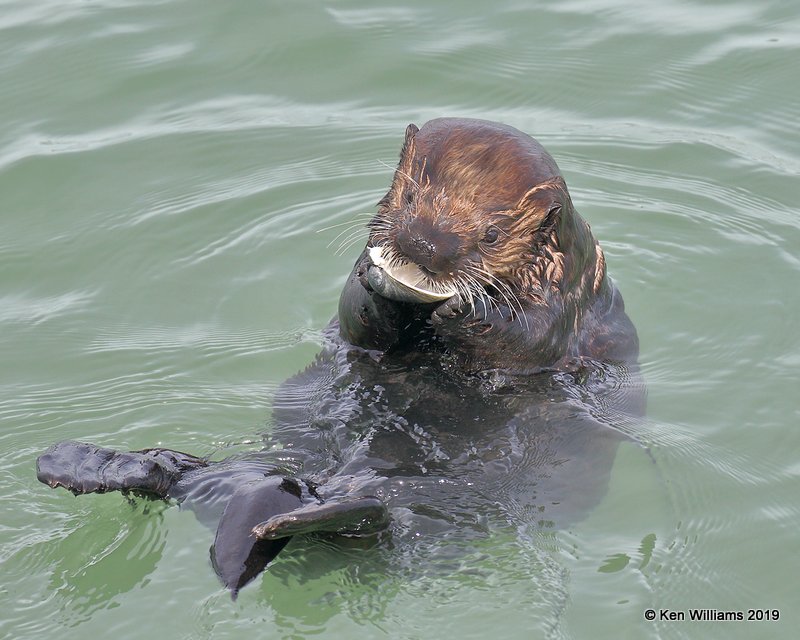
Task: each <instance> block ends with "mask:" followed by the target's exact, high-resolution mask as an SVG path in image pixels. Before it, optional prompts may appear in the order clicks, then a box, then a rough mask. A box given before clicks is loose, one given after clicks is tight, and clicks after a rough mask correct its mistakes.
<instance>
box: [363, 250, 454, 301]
mask: <svg viewBox="0 0 800 640" xmlns="http://www.w3.org/2000/svg"><path fill="white" fill-rule="evenodd" d="M369 257H370V260H372V264H373V265H375V266H376V267H378V268H379V269H381V270H382V271H383V275H384V276H385V278H384V279H383V280H380V279H373V278H371V279H370V283H371V284H373V283H378V282H379V283H380V286H379V288H377V289H376V291H378V293H379V294H381V295H382V296H384V297H386V298H390V299H392V300H398V301H401V302H441V301H443V300H447V299H448V298H451V297H453V296H454V295H455V294H456V293H457V292H456V289H455V288H454V287H442V288H440V289H431V288H430V281H429V280H428V278H427V277H426V276H425V274H424V273H423V272H422V270H421V269H420V268H419V267H418V266H417V265H415V264H414V263H413V262H404V263H402V264H396V263H394V264H393V263H392V261H390V260H389V259H387V257H386V249H385V248H384V247H372V248H371V249H370V250H369ZM373 286H374V284H373Z"/></svg>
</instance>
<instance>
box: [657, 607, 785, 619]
mask: <svg viewBox="0 0 800 640" xmlns="http://www.w3.org/2000/svg"><path fill="white" fill-rule="evenodd" d="M780 617H781V612H780V610H778V609H745V610H738V609H735V610H723V609H647V610H646V611H645V612H644V619H645V620H667V621H679V622H683V621H687V620H690V621H695V622H727V621H731V620H733V621H759V622H762V621H773V620H779V619H780Z"/></svg>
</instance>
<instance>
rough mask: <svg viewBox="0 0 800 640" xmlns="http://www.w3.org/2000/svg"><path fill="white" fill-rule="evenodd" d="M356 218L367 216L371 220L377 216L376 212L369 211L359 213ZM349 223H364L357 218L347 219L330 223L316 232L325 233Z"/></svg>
mask: <svg viewBox="0 0 800 640" xmlns="http://www.w3.org/2000/svg"><path fill="white" fill-rule="evenodd" d="M354 217H355V218H366V219H367V220H370V219H372V218H374V217H375V214H374V213H369V212H367V211H365V212H363V213H357V214H355V216H354ZM347 224H362V223H361V222H357V221H356V220H355V219H352V220H345V221H344V222H337V223H336V224H331V225H328V226H327V227H322V229H317V230H316V232H315V233H325V232H326V231H330V230H331V229H336V228H337V227H343V226H344V225H347Z"/></svg>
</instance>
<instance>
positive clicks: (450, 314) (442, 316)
mask: <svg viewBox="0 0 800 640" xmlns="http://www.w3.org/2000/svg"><path fill="white" fill-rule="evenodd" d="M465 306H466V305H465V304H464V301H463V300H462V299H461V297H460V296H457V295H455V296H453V297H451V298H448V299H447V300H445V301H444V302H443V303H442V304H440V305H439V306H438V307H436V309H434V310H433V313H431V324H432V325H433V326H435V327H436V326H441V325H443V324H445V323H446V322H448V321H450V320H454V319H455V318H457V317H460V316H461V315H463V313H464V309H465Z"/></svg>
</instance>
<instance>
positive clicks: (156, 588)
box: [0, 0, 800, 639]
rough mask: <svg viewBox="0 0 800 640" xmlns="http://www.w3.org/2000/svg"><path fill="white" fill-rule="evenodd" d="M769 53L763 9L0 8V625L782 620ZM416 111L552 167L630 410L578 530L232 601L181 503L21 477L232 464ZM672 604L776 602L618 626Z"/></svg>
mask: <svg viewBox="0 0 800 640" xmlns="http://www.w3.org/2000/svg"><path fill="white" fill-rule="evenodd" d="M798 34H800V10H798V6H797V4H796V3H794V2H789V1H780V0H766V1H764V0H740V1H739V2H713V1H708V2H701V1H700V0H683V1H680V0H660V1H659V2H638V3H634V2H627V3H626V2H622V1H620V0H616V1H615V0H571V1H568V2H557V3H556V2H553V3H545V2H530V3H526V2H522V1H516V2H515V1H513V0H500V1H499V2H496V3H492V4H491V5H489V4H487V3H478V2H472V3H468V2H461V3H440V4H431V3H429V2H419V1H415V2H413V3H404V4H388V5H387V4H383V3H374V2H359V1H358V0H351V1H344V2H331V3H319V2H309V1H306V0H300V1H295V2H283V3H271V2H255V1H253V0H250V1H241V2H235V3H227V2H199V1H195V2H188V1H179V0H161V1H158V0H152V1H148V0H95V1H92V2H87V1H79V0H37V1H36V2H32V1H31V0H5V1H4V2H1V3H0V54H1V55H0V87H1V89H0V123H1V124H0V477H1V478H2V487H3V491H2V498H0V566H1V568H0V572H1V573H2V576H3V579H2V581H0V610H1V611H2V614H1V615H0V636H2V637H8V638H45V637H58V638H63V639H71V638H87V637H89V638H91V637H103V638H109V637H110V638H115V639H127V638H150V637H164V638H212V637H213V638H245V637H247V638H253V637H256V638H261V637H264V638H268V637H306V636H315V635H316V636H319V635H321V636H322V637H325V638H342V639H344V638H362V637H363V638H373V637H391V638H444V637H459V638H486V637H496V638H537V637H563V638H590V637H591V638H620V637H626V638H643V637H644V638H656V637H664V638H697V637H703V638H755V637H774V638H793V637H795V633H796V629H797V627H798V623H800V619H799V618H798V615H799V614H798V604H799V603H800V602H799V600H800V599H799V598H798V580H797V574H798V569H800V566H798V556H800V543H798V534H797V531H798V529H800V499H799V496H800V483H799V482H798V476H800V463H798V458H797V452H798V450H800V437H798V435H797V433H798V431H797V426H798V425H797V423H798V418H800V402H799V401H798V389H800V331H798V322H797V318H798V317H800V287H798V282H800V215H798V211H797V208H796V201H797V195H798V192H799V189H798V187H799V186H800V184H799V183H800V181H799V180H798V174H800V133H799V132H798V122H800V65H799V64H798V63H799V62H800V35H798ZM442 115H461V116H474V117H481V118H487V119H491V120H498V121H502V122H506V123H508V124H511V125H513V126H516V127H518V128H520V129H522V130H524V131H527V132H529V133H531V134H532V135H534V136H536V137H537V138H538V139H539V140H540V141H541V142H542V143H543V144H544V145H545V146H546V147H547V148H548V149H549V150H550V151H551V153H552V154H553V155H554V156H555V158H556V159H557V161H558V162H559V164H560V166H561V168H562V170H563V172H564V174H565V176H566V178H567V181H568V183H569V185H570V189H571V192H572V197H573V200H574V202H575V204H576V206H577V208H578V210H579V211H580V212H581V213H582V215H583V216H584V217H585V218H587V220H588V221H589V222H590V223H591V225H592V228H593V230H594V232H595V234H596V235H597V236H598V237H599V239H600V240H601V242H602V243H603V245H604V247H605V249H606V256H607V259H608V263H609V269H610V272H611V274H612V276H613V278H614V279H615V281H616V282H617V284H618V285H619V287H620V289H621V291H622V292H623V294H624V296H625V300H626V303H627V308H628V310H629V313H630V315H631V317H632V318H633V320H634V322H635V323H636V325H637V327H638V330H639V335H640V338H641V343H642V352H641V360H642V364H643V368H644V372H645V375H646V377H647V382H648V386H649V407H648V418H647V420H646V421H644V422H643V423H642V424H640V425H637V426H636V432H637V437H638V439H639V440H640V444H638V445H637V444H625V445H623V446H622V447H621V449H620V451H619V454H618V456H617V459H616V463H615V466H614V468H613V471H612V477H611V484H610V487H609V491H608V493H607V495H606V497H605V499H604V500H603V502H602V503H601V504H599V505H598V506H597V507H596V508H595V509H594V511H592V512H591V513H590V514H589V515H588V517H587V518H586V519H585V520H583V521H582V522H580V523H578V524H577V525H575V526H574V527H572V528H571V529H569V530H566V531H559V532H557V533H550V534H542V536H541V537H539V538H535V539H533V540H531V539H522V538H520V539H508V537H507V534H502V535H500V534H498V535H497V536H495V537H494V538H490V539H489V540H487V541H486V543H485V548H483V549H480V550H478V551H475V553H473V554H471V555H467V556H464V557H459V556H458V555H455V556H454V558H453V562H452V567H453V569H452V572H450V573H447V574H442V573H441V572H440V573H436V572H432V573H426V572H424V571H422V572H419V573H418V574H414V575H409V576H404V575H398V574H396V573H389V574H384V573H382V572H381V554H382V553H387V554H390V553H391V549H386V550H382V551H380V550H379V551H374V550H373V551H371V552H362V551H359V550H357V549H342V548H338V547H335V546H331V545H326V544H319V545H312V544H302V543H300V544H298V545H297V546H296V547H295V549H294V550H293V552H292V553H288V552H287V553H285V554H282V555H281V556H280V558H279V560H278V561H277V562H276V563H275V565H274V567H273V568H272V569H271V570H270V571H269V572H268V573H267V574H265V575H264V576H263V577H262V578H259V579H258V580H256V581H255V582H254V583H253V584H252V585H250V586H249V587H247V588H246V589H245V590H244V591H243V592H242V594H241V595H240V597H239V600H238V601H236V602H232V601H231V599H230V598H229V597H228V595H227V594H226V593H225V591H224V589H223V588H222V587H221V585H220V584H219V582H218V580H217V578H216V576H215V575H214V572H213V570H212V569H211V566H210V563H209V561H208V547H209V545H210V543H211V541H212V539H213V532H211V531H209V530H208V529H207V528H205V527H204V526H203V525H202V524H200V523H199V522H198V521H197V520H196V519H195V518H194V516H193V515H192V514H191V513H188V512H185V511H181V510H179V509H177V508H175V507H174V506H173V507H168V506H166V505H161V504H156V503H151V504H148V503H143V502H141V501H139V502H135V503H133V504H131V503H128V502H126V501H125V499H124V498H122V497H121V496H120V495H119V494H112V495H104V496H91V497H84V498H78V499H76V498H73V497H72V496H71V495H70V494H68V493H67V492H65V491H51V490H49V489H48V488H47V487H45V486H44V485H41V484H39V483H38V482H37V480H36V478H35V473H34V460H35V458H36V456H37V455H38V454H39V453H41V452H42V451H43V450H44V449H46V448H47V447H48V446H49V445H50V444H51V443H53V442H55V441H57V440H62V439H67V438H74V439H81V440H87V441H91V442H96V443H98V444H103V445H106V446H115V447H120V448H133V449H135V448H142V447H147V446H154V445H157V444H163V445H168V446H170V447H173V448H176V449H183V450H188V451H192V452H194V453H198V454H203V455H205V454H212V453H218V454H219V453H220V452H222V451H223V450H224V451H230V450H235V451H241V450H248V449H253V450H256V449H257V448H258V444H259V433H260V432H261V431H262V430H263V429H264V428H266V427H268V425H269V420H270V406H271V400H272V397H273V395H274V392H275V390H276V388H277V387H278V385H279V384H280V383H281V382H282V381H283V380H284V379H286V378H287V377H288V376H290V375H292V374H293V373H295V372H296V371H298V370H300V369H302V368H303V367H304V366H306V364H308V363H309V362H310V361H311V359H312V357H313V356H314V354H315V353H316V351H317V350H318V347H319V344H320V338H319V330H320V329H321V328H322V327H324V326H325V324H326V323H327V322H328V320H329V319H330V317H331V316H332V315H333V314H334V312H335V308H336V301H337V299H338V293H339V290H340V288H341V286H342V284H343V282H344V278H345V276H346V275H347V273H348V272H349V269H350V267H351V266H352V263H353V260H354V258H355V256H356V255H357V254H358V250H359V249H358V246H350V247H349V248H348V247H345V250H344V252H343V253H340V254H337V248H338V247H339V246H340V243H341V238H340V239H338V240H337V239H336V235H337V233H338V230H339V228H338V227H333V225H336V224H339V223H343V222H347V221H349V220H354V219H356V218H357V216H358V214H361V213H365V212H370V211H374V204H375V202H376V201H377V200H378V199H379V197H380V196H381V195H382V194H383V193H384V192H385V190H386V188H387V186H388V183H389V180H390V177H391V171H390V169H389V168H388V167H387V165H390V166H391V165H394V163H395V162H396V157H397V153H398V150H399V147H400V143H401V140H402V134H403V130H404V128H405V126H406V124H408V123H409V122H416V123H417V124H422V123H423V122H424V121H426V120H428V119H430V118H432V117H437V116H442ZM332 227H333V228H332ZM647 450H649V452H650V453H651V454H652V457H650V456H648V455H647V453H646V451H647ZM693 607H696V608H713V609H721V610H737V611H743V612H745V615H746V612H747V610H748V609H750V608H764V609H777V610H779V611H780V616H781V617H780V620H779V621H777V622H764V621H762V622H746V621H745V622H692V621H689V620H686V621H683V622H677V621H675V622H670V621H660V620H656V621H654V622H649V621H646V620H645V619H644V611H645V610H646V609H648V608H653V609H656V610H659V609H671V610H675V611H688V609H689V608H693ZM687 618H688V613H687Z"/></svg>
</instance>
